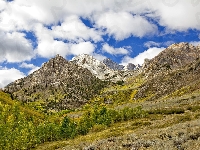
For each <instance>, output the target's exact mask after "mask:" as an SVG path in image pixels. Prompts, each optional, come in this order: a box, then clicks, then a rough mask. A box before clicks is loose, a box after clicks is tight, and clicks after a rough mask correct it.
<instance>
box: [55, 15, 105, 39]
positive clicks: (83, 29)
mask: <svg viewBox="0 0 200 150" xmlns="http://www.w3.org/2000/svg"><path fill="white" fill-rule="evenodd" d="M52 32H53V36H54V37H55V38H62V39H67V40H69V41H72V40H73V41H78V40H79V39H83V40H92V41H95V42H97V41H101V40H102V38H101V32H100V31H97V30H95V29H94V28H89V27H87V26H86V25H85V24H84V23H83V22H82V21H81V20H80V19H79V17H78V16H74V15H73V16H69V17H67V18H66V19H65V21H64V22H63V23H62V24H61V26H53V27H52Z"/></svg>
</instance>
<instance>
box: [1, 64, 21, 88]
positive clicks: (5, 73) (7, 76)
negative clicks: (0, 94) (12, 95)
mask: <svg viewBox="0 0 200 150" xmlns="http://www.w3.org/2000/svg"><path fill="white" fill-rule="evenodd" d="M23 77H25V75H24V73H22V72H20V71H19V70H17V69H15V68H11V69H8V68H0V88H3V87H5V86H6V85H7V84H9V83H11V82H13V81H15V80H17V79H20V78H23Z"/></svg>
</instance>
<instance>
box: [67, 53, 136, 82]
mask: <svg viewBox="0 0 200 150" xmlns="http://www.w3.org/2000/svg"><path fill="white" fill-rule="evenodd" d="M71 62H73V63H75V64H77V65H79V66H81V67H83V68H86V69H88V70H89V71H90V72H91V73H92V74H93V75H94V76H96V77H97V78H99V79H101V80H110V81H113V82H117V81H122V80H125V79H126V78H128V77H129V76H131V75H132V74H133V72H132V71H125V70H122V69H121V68H123V67H124V66H122V65H118V64H117V63H115V62H113V61H112V60H110V59H106V60H104V61H103V62H102V61H99V60H97V59H95V58H94V57H93V56H90V55H87V54H81V55H78V56H75V57H74V58H73V59H72V60H71ZM109 66H110V67H109ZM113 68H114V69H113ZM117 68H118V69H117ZM119 68H120V69H119ZM115 69H116V70H115Z"/></svg>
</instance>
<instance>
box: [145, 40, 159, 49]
mask: <svg viewBox="0 0 200 150" xmlns="http://www.w3.org/2000/svg"><path fill="white" fill-rule="evenodd" d="M160 44H161V43H157V42H154V41H148V42H146V43H144V46H145V47H148V48H150V47H152V46H160Z"/></svg>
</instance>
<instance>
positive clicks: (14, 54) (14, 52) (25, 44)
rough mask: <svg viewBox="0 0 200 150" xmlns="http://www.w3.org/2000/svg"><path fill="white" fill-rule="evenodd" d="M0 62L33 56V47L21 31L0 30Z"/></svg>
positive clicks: (28, 58)
mask: <svg viewBox="0 0 200 150" xmlns="http://www.w3.org/2000/svg"><path fill="white" fill-rule="evenodd" d="M0 39H1V40H0V54H1V55H0V62H2V61H7V62H21V61H24V60H30V59H31V58H32V57H33V48H32V45H31V43H30V41H28V40H27V39H26V38H25V35H24V34H23V33H18V32H12V33H5V32H1V31H0Z"/></svg>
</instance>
